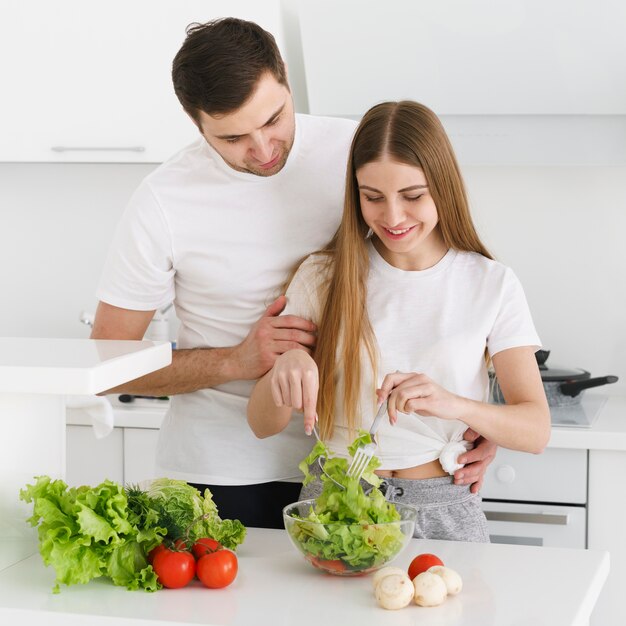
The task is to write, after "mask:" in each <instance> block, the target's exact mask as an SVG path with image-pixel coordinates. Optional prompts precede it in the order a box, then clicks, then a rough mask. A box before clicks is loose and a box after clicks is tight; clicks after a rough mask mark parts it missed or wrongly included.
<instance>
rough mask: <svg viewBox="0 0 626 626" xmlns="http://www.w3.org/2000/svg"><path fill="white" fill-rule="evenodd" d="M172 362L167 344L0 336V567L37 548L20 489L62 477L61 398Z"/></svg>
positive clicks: (91, 391)
mask: <svg viewBox="0 0 626 626" xmlns="http://www.w3.org/2000/svg"><path fill="white" fill-rule="evenodd" d="M170 362H171V345H170V344H169V343H168V342H153V341H104V340H90V339H36V338H15V337H4V338H0V424H1V426H2V438H1V439H0V569H5V568H8V570H6V571H9V572H10V571H11V565H13V564H14V563H17V562H20V561H21V560H22V559H23V558H24V557H26V556H28V555H32V554H33V553H34V552H35V550H36V532H35V530H34V529H32V528H30V527H29V526H28V525H27V524H26V518H27V517H29V516H30V515H31V514H32V512H31V511H30V508H31V507H29V506H27V505H26V504H25V503H24V502H21V501H20V500H19V490H20V489H21V488H23V487H24V486H25V485H26V484H27V483H28V482H32V481H33V477H34V476H36V475H42V474H46V475H49V476H51V477H53V478H64V477H65V467H66V450H65V442H66V426H65V420H66V414H65V397H66V396H67V395H94V394H97V393H100V392H102V391H105V390H107V389H110V388H112V387H115V386H117V385H119V384H121V383H124V382H126V381H129V380H133V379H134V378H138V377H139V376H143V375H144V374H148V373H150V372H153V371H155V370H158V369H161V368H162V367H165V366H167V365H169V363H170ZM2 611H3V609H2V605H1V604H0V615H2ZM2 622H3V623H6V622H5V621H4V620H2Z"/></svg>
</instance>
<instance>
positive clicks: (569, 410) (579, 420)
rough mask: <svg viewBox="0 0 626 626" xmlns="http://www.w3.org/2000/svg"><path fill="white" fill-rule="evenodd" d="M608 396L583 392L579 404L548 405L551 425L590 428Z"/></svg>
mask: <svg viewBox="0 0 626 626" xmlns="http://www.w3.org/2000/svg"><path fill="white" fill-rule="evenodd" d="M607 399H608V396H603V395H601V394H585V395H583V397H582V399H581V401H580V404H575V405H573V406H562V407H554V406H552V407H550V419H551V421H552V425H553V426H565V427H569V428H591V427H592V426H593V424H594V422H595V421H596V420H597V419H598V416H599V415H600V411H601V410H602V408H603V407H604V405H605V404H606V401H607Z"/></svg>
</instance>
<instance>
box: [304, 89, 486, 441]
mask: <svg viewBox="0 0 626 626" xmlns="http://www.w3.org/2000/svg"><path fill="white" fill-rule="evenodd" d="M383 155H386V156H388V157H390V158H391V159H393V160H394V161H398V162H399V163H404V164H407V165H412V166H416V167H419V168H421V170H422V171H423V172H424V176H425V178H426V182H427V184H428V188H429V192H430V195H431V196H432V198H433V201H434V203H435V206H436V207H437V214H438V217H439V224H438V227H439V228H440V230H441V234H442V235H443V240H444V242H445V244H446V246H447V247H448V248H453V249H455V250H463V251H470V252H478V253H479V254H482V255H483V256H486V257H487V258H493V257H492V256H491V255H490V254H489V252H488V251H487V249H486V248H485V246H484V245H483V244H482V243H481V241H480V239H479V237H478V234H477V233H476V229H475V228H474V224H473V222H472V218H471V216H470V212H469V206H468V202H467V196H466V193H465V186H464V184H463V179H462V177H461V173H460V171H459V167H458V164H457V161H456V157H455V156H454V151H453V150H452V146H451V144H450V141H449V140H448V137H447V135H446V133H445V130H444V129H443V126H442V124H441V122H440V121H439V119H438V118H437V116H436V115H435V114H434V113H433V112H432V111H431V110H430V109H429V108H427V107H425V106H424V105H422V104H418V103H417V102H411V101H403V102H385V103H383V104H378V105H376V106H374V107H372V108H371V109H370V110H369V111H368V112H367V113H366V114H365V115H364V116H363V119H362V120H361V123H360V124H359V126H358V128H357V130H356V133H355V135H354V138H353V140H352V146H351V148H350V155H349V158H348V167H347V173H346V191H345V201H344V210H343V218H342V221H341V225H340V226H339V230H338V231H337V233H336V234H335V236H334V237H333V239H332V241H331V242H330V243H329V244H328V245H327V246H326V247H325V248H324V250H323V251H322V252H324V253H326V254H328V255H329V259H330V261H331V266H330V269H329V272H330V273H329V280H328V282H326V283H325V286H324V288H323V289H324V291H323V293H321V294H320V297H321V298H322V302H324V307H323V312H322V316H321V319H320V320H319V323H318V330H317V346H316V348H315V353H314V358H315V361H316V363H317V366H318V369H319V380H320V386H319V394H318V401H317V413H318V417H319V427H320V432H321V437H322V438H323V439H328V438H330V437H331V436H332V433H333V429H334V413H335V395H336V393H337V389H336V380H337V374H338V371H339V368H341V370H342V372H343V380H344V385H343V398H342V405H343V406H342V408H343V413H344V415H345V416H346V421H347V426H348V430H349V431H350V432H354V431H355V430H356V429H357V428H359V427H360V426H361V423H360V415H361V407H359V395H360V383H361V374H362V369H363V368H362V361H361V358H362V354H363V351H365V353H366V354H367V355H368V357H369V360H370V362H371V366H372V371H373V372H374V383H376V354H377V349H376V340H375V337H374V335H373V332H372V328H371V325H370V322H369V318H368V315H367V275H368V269H369V260H368V251H367V245H366V237H367V233H368V230H369V228H368V226H367V224H366V223H365V221H364V220H363V216H362V214H361V203H360V197H359V188H358V183H357V179H356V172H357V170H358V169H359V168H361V167H363V166H364V165H365V164H367V163H371V162H373V161H378V160H380V159H381V158H382V157H383ZM374 391H375V390H374V389H372V402H375V395H374Z"/></svg>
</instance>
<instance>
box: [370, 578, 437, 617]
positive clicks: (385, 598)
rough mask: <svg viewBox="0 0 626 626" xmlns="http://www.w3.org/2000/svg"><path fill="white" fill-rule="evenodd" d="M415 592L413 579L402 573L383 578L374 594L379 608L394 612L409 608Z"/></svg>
mask: <svg viewBox="0 0 626 626" xmlns="http://www.w3.org/2000/svg"><path fill="white" fill-rule="evenodd" d="M442 584H443V583H442ZM414 591H415V589H414V587H413V583H412V582H411V579H410V578H409V577H408V576H407V575H406V574H405V573H404V572H402V574H389V575H388V576H385V577H384V578H381V579H380V581H379V583H378V585H376V589H375V590H374V594H375V595H376V602H378V604H379V606H381V607H382V608H383V609H392V610H393V609H403V608H404V607H405V606H408V605H409V604H410V603H411V600H412V599H413V594H414Z"/></svg>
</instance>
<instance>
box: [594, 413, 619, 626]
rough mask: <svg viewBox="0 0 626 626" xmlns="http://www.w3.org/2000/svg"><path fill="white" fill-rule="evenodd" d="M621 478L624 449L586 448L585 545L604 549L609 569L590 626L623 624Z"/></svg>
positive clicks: (595, 548)
mask: <svg viewBox="0 0 626 626" xmlns="http://www.w3.org/2000/svg"><path fill="white" fill-rule="evenodd" d="M622 417H626V416H622ZM625 477H626V452H624V451H617V450H590V451H589V528H588V533H589V535H588V547H589V549H591V550H608V551H609V553H610V556H611V571H610V574H609V577H608V579H607V582H606V585H605V587H604V589H603V590H602V593H601V594H600V598H599V599H598V604H597V605H596V608H595V609H594V612H593V615H592V619H591V624H592V625H593V626H605V625H606V624H624V623H626V605H625V604H624V584H625V583H626V531H625V530H624V526H625V522H626V500H625V499H624V480H625Z"/></svg>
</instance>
